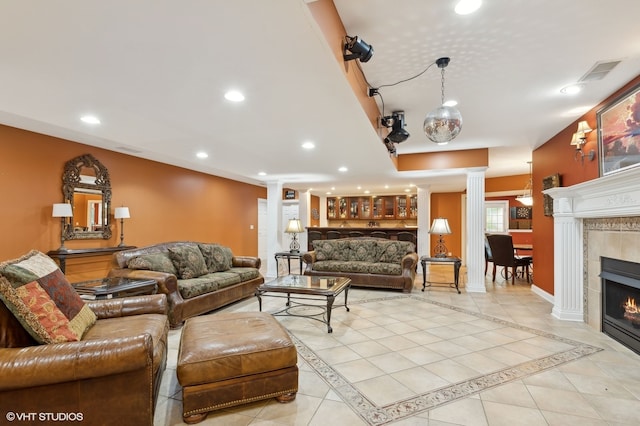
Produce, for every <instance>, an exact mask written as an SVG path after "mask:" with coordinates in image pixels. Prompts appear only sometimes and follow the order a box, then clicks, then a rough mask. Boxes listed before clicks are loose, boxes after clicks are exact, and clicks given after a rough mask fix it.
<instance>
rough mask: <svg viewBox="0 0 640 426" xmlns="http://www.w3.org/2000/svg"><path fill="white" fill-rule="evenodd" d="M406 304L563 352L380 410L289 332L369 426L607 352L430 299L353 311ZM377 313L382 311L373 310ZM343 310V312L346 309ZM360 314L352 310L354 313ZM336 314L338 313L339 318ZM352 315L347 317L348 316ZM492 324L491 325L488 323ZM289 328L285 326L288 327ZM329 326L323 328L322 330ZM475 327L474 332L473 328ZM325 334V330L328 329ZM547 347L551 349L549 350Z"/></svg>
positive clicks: (335, 324) (408, 297)
mask: <svg viewBox="0 0 640 426" xmlns="http://www.w3.org/2000/svg"><path fill="white" fill-rule="evenodd" d="M398 299H406V300H407V301H410V302H413V303H424V304H425V305H424V310H425V311H428V310H429V309H430V308H431V310H434V309H445V310H448V311H449V312H450V314H451V315H455V314H456V313H459V314H464V315H466V316H471V317H474V318H471V321H469V324H474V322H476V323H477V322H478V321H480V322H483V324H486V325H488V326H491V325H494V326H495V327H496V328H499V329H500V330H503V332H512V333H513V334H516V333H525V334H527V335H531V336H534V339H532V340H535V342H536V343H539V344H540V345H541V346H542V347H544V346H546V347H547V348H554V347H561V348H563V349H562V350H559V351H553V349H552V350H550V351H547V352H548V353H547V354H545V355H544V356H541V357H538V358H535V359H531V360H528V361H526V362H520V363H517V364H514V365H509V366H507V367H505V368H501V369H498V370H496V371H492V372H489V373H488V374H481V375H477V376H474V377H469V378H468V379H465V380H462V381H459V382H455V383H451V384H449V385H446V386H441V387H438V388H436V389H432V390H429V391H427V392H424V393H420V394H416V395H413V396H411V397H408V398H403V399H401V400H398V401H395V402H393V403H389V404H384V405H378V404H376V403H375V402H374V401H373V400H372V398H370V397H368V396H367V395H366V394H365V393H364V392H362V391H361V390H359V389H358V385H357V384H354V383H351V382H350V381H349V380H348V379H347V378H345V376H344V375H342V374H340V373H339V372H338V371H337V369H336V368H334V366H332V365H331V364H330V363H329V362H326V361H325V360H323V359H322V358H321V357H320V356H319V355H318V354H317V353H316V352H315V351H314V350H312V349H311V348H310V347H309V346H308V345H307V344H305V343H304V342H303V341H302V339H301V338H299V337H297V336H296V330H295V329H290V332H291V333H292V335H293V340H294V342H295V344H296V347H297V349H298V353H299V355H300V356H301V357H302V358H303V359H304V360H305V361H306V362H307V363H308V365H309V366H310V367H311V368H312V369H314V370H315V371H316V373H317V374H318V375H320V377H322V378H323V379H324V380H325V381H326V383H328V384H329V386H330V387H331V388H332V389H333V390H334V391H335V392H336V393H338V394H339V395H340V397H341V398H342V399H343V400H344V401H345V402H346V403H347V404H348V405H349V406H350V407H351V408H352V409H353V411H354V412H355V413H356V414H358V416H360V417H361V418H362V419H363V420H364V421H365V422H366V423H368V424H369V425H384V424H387V423H391V422H394V421H398V420H400V419H403V418H406V417H410V416H413V415H415V414H418V413H421V412H424V411H427V410H431V409H433V408H436V407H439V406H441V405H444V404H447V403H450V402H453V401H456V400H458V399H461V398H466V397H469V396H471V395H474V394H478V393H480V392H482V391H485V390H487V389H490V388H493V387H496V386H500V385H503V384H505V383H509V382H511V381H514V380H518V379H522V378H525V377H527V376H530V375H533V374H537V373H540V372H542V371H545V370H548V369H551V368H554V367H558V366H559V365H562V364H565V363H567V362H571V361H574V360H577V359H580V358H582V357H585V356H588V355H591V354H593V353H596V352H599V351H601V350H602V349H601V348H597V347H594V346H591V345H587V344H584V343H581V342H577V341H574V340H571V339H567V338H564V337H560V336H557V335H554V334H551V333H548V332H544V331H540V330H536V329H533V328H529V327H525V326H521V325H518V324H515V323H512V322H509V321H505V320H503V319H499V318H495V317H491V316H489V315H485V314H481V313H478V312H473V311H469V310H466V309H463V308H460V307H455V306H450V305H447V304H444V303H441V302H437V301H433V300H427V299H425V298H423V297H420V296H412V295H406V296H405V295H400V296H391V297H380V298H370V299H363V300H357V301H350V302H349V306H350V307H354V306H362V307H366V306H367V305H368V304H372V303H373V304H376V303H379V302H385V301H391V300H398ZM373 308H374V309H376V308H377V306H374V307H373ZM342 310H343V309H342ZM354 310H355V309H352V311H354ZM336 313H337V310H336V311H334V315H333V316H334V319H335V316H336ZM346 315H349V314H347V313H345V316H346ZM334 319H332V326H333V328H334V330H337V327H339V326H340V325H339V324H340V323H339V318H338V319H337V321H335V320H334ZM485 321H488V322H490V323H485ZM284 325H285V326H286V323H285V324H284ZM323 326H324V325H323ZM470 327H473V326H472V325H470ZM325 330H326V328H325ZM545 343H546V345H545Z"/></svg>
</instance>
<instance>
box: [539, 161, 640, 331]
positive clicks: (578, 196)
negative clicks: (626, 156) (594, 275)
mask: <svg viewBox="0 0 640 426" xmlns="http://www.w3.org/2000/svg"><path fill="white" fill-rule="evenodd" d="M543 193H544V194H547V195H549V196H551V197H552V198H553V224H554V231H553V234H554V235H553V246H554V259H553V261H554V272H553V281H554V285H553V287H554V307H553V310H552V315H553V316H555V317H556V318H559V319H562V320H568V321H584V295H583V292H584V290H583V281H584V273H583V270H584V252H583V251H584V245H583V235H582V232H583V231H582V219H585V218H610V217H630V216H640V167H635V168H633V169H629V170H625V171H621V172H619V173H613V174H610V175H608V176H603V177H601V178H598V179H594V180H590V181H587V182H582V183H579V184H576V185H572V186H569V187H559V188H550V189H547V190H545V191H543Z"/></svg>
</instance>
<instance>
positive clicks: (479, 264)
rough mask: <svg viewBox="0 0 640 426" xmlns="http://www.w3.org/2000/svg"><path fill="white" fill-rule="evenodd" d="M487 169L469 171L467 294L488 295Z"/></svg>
mask: <svg viewBox="0 0 640 426" xmlns="http://www.w3.org/2000/svg"><path fill="white" fill-rule="evenodd" d="M484 175H485V168H482V169H471V170H469V171H467V233H466V235H467V257H466V262H467V287H466V288H467V292H468V293H486V291H487V289H486V287H485V283H484V279H485V278H484Z"/></svg>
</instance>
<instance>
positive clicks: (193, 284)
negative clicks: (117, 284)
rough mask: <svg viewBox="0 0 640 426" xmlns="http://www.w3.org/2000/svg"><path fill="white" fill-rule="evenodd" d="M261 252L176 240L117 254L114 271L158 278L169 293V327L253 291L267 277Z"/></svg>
mask: <svg viewBox="0 0 640 426" xmlns="http://www.w3.org/2000/svg"><path fill="white" fill-rule="evenodd" d="M260 265H261V261H260V258H258V257H252V256H234V255H233V253H232V252H231V249H230V248H228V247H225V246H222V245H220V244H211V243H198V242H193V241H175V242H167V243H161V244H154V245H151V246H146V247H140V248H135V249H130V250H123V251H119V252H117V253H114V254H113V261H112V269H111V271H110V272H109V276H110V277H125V278H134V279H138V278H145V279H152V280H156V282H157V283H158V293H164V294H166V295H167V301H168V304H169V322H170V324H171V327H174V328H175V327H178V326H180V325H182V323H183V322H184V320H186V319H187V318H190V317H194V316H196V315H200V314H203V313H206V312H210V311H212V310H214V309H218V308H220V307H222V306H225V305H228V304H230V303H233V302H236V301H238V300H241V299H244V298H247V297H249V296H253V295H254V294H255V289H256V287H258V286H259V285H260V284H262V283H263V282H264V277H263V276H262V275H261V274H260V271H259V269H260Z"/></svg>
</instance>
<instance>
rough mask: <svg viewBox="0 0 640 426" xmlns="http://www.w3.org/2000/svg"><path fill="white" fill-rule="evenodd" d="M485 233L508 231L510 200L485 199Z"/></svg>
mask: <svg viewBox="0 0 640 426" xmlns="http://www.w3.org/2000/svg"><path fill="white" fill-rule="evenodd" d="M484 212H485V233H499V232H507V228H508V225H509V216H508V213H509V202H508V201H485V203H484Z"/></svg>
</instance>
